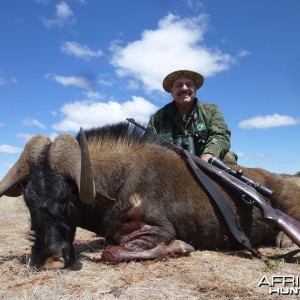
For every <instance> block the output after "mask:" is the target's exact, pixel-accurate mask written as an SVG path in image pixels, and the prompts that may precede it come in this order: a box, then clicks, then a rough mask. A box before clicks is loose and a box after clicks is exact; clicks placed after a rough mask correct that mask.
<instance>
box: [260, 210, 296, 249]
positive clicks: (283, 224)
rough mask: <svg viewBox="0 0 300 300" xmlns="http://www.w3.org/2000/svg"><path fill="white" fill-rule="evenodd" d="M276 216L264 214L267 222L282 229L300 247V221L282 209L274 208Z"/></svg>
mask: <svg viewBox="0 0 300 300" xmlns="http://www.w3.org/2000/svg"><path fill="white" fill-rule="evenodd" d="M274 214H275V216H273V215H272V216H270V215H269V214H267V215H264V219H265V220H266V222H270V223H271V224H274V225H275V226H276V227H277V228H279V229H280V230H282V231H283V232H284V233H285V234H286V235H287V236H288V237H289V238H290V239H291V240H292V241H293V242H294V243H295V244H296V245H297V246H298V247H300V221H298V220H296V219H294V218H293V217H291V216H289V215H287V214H286V213H284V212H283V211H282V210H280V209H274Z"/></svg>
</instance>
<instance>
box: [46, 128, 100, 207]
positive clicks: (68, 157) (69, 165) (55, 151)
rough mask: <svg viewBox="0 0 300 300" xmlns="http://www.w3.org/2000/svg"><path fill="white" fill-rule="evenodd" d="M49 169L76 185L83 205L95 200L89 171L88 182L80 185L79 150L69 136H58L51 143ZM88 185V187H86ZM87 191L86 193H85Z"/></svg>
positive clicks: (76, 143)
mask: <svg viewBox="0 0 300 300" xmlns="http://www.w3.org/2000/svg"><path fill="white" fill-rule="evenodd" d="M49 162H50V166H51V168H52V169H53V170H54V171H55V172H56V173H58V174H61V175H63V176H65V177H67V178H69V179H72V180H73V181H75V183H76V184H77V187H78V190H79V197H80V199H81V201H82V202H84V203H91V202H92V201H94V199H95V194H96V193H95V188H94V181H93V178H92V174H91V173H92V172H91V169H90V170H89V176H90V181H88V180H87V179H84V181H86V184H82V183H81V178H82V176H81V149H80V147H79V144H78V142H77V140H76V139H75V138H74V137H73V136H71V135H69V134H62V135H59V136H58V137H57V138H56V139H55V140H54V141H53V143H52V145H51V148H50V151H49ZM86 185H88V187H87V186H86ZM86 189H88V191H86Z"/></svg>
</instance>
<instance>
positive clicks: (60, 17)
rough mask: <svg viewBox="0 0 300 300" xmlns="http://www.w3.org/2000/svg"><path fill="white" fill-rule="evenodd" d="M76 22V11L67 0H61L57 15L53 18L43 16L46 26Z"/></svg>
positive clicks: (59, 25)
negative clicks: (74, 11)
mask: <svg viewBox="0 0 300 300" xmlns="http://www.w3.org/2000/svg"><path fill="white" fill-rule="evenodd" d="M73 22H75V17H74V13H73V11H72V10H71V8H70V7H69V6H68V4H67V3H66V2H65V1H61V2H60V3H58V4H57V5H56V10H55V17H54V18H53V19H45V18H43V23H44V25H45V26H46V27H48V28H51V27H62V26H64V25H65V24H71V23H73Z"/></svg>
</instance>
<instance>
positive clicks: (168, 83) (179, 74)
mask: <svg viewBox="0 0 300 300" xmlns="http://www.w3.org/2000/svg"><path fill="white" fill-rule="evenodd" d="M179 78H189V79H192V80H193V81H194V82H195V85H196V88H197V90H198V89H199V88H200V87H201V86H202V85H203V82H204V78H203V76H202V75H201V74H199V73H197V72H194V71H189V70H179V71H175V72H172V73H170V74H169V75H167V76H166V77H165V79H164V81H163V88H164V90H165V91H166V92H168V93H171V87H172V84H173V82H174V81H175V80H177V79H179Z"/></svg>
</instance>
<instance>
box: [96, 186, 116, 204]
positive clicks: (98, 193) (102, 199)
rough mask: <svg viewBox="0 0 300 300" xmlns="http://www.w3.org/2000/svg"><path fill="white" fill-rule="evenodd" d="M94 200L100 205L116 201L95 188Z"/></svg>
mask: <svg viewBox="0 0 300 300" xmlns="http://www.w3.org/2000/svg"><path fill="white" fill-rule="evenodd" d="M95 200H96V201H99V202H101V203H108V202H115V201H116V199H114V198H111V197H109V196H108V195H107V193H106V192H105V191H104V190H103V189H102V188H100V189H99V188H97V191H96V197H95Z"/></svg>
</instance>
